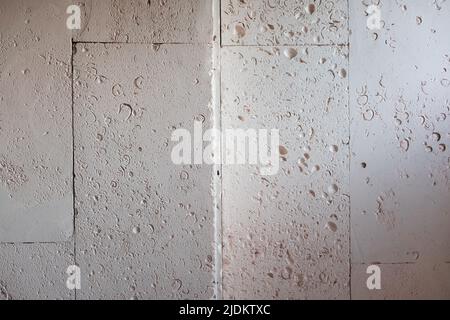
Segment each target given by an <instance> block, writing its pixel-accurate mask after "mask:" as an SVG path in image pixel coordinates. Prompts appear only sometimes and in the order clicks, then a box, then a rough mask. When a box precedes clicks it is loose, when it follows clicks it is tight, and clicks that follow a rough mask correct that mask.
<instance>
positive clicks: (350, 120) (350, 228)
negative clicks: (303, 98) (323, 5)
mask: <svg viewBox="0 0 450 320" xmlns="http://www.w3.org/2000/svg"><path fill="white" fill-rule="evenodd" d="M347 43H348V53H347V54H348V66H347V68H348V71H347V74H348V76H347V81H348V92H347V108H348V138H349V155H348V188H349V199H348V288H349V296H350V300H352V299H353V295H352V294H353V293H352V196H351V181H352V179H351V177H352V174H351V170H352V169H351V168H352V136H351V132H352V130H351V129H352V111H351V105H350V101H351V99H350V92H351V90H350V77H351V70H350V59H351V56H350V46H351V44H350V0H348V1H347Z"/></svg>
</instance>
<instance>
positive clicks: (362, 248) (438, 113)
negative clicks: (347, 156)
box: [350, 1, 450, 263]
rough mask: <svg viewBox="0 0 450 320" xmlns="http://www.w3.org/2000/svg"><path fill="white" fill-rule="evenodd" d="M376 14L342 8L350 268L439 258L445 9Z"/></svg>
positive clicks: (443, 239) (449, 103) (446, 203)
mask: <svg viewBox="0 0 450 320" xmlns="http://www.w3.org/2000/svg"><path fill="white" fill-rule="evenodd" d="M439 3H441V5H440V4H439ZM379 8H380V10H381V19H382V24H381V25H382V26H383V28H382V29H381V30H370V29H369V28H367V27H366V25H367V19H368V17H367V16H366V14H365V11H366V10H367V6H365V5H364V4H363V2H361V1H354V2H351V11H350V13H351V16H352V19H351V21H352V22H351V32H352V36H351V43H352V46H351V48H352V51H351V53H350V96H351V117H352V122H351V137H352V144H351V150H352V161H351V199H352V261H353V262H362V263H364V262H368V261H377V262H385V263H391V262H392V263H394V262H395V263H398V262H415V261H416V260H417V259H420V260H422V259H423V260H425V261H428V262H430V263H431V262H433V263H434V262H435V263H439V262H444V261H449V260H450V233H449V232H448V230H449V229H450V198H449V196H448V195H449V190H450V189H449V186H450V185H449V174H450V170H449V169H450V166H449V164H450V162H449V159H450V158H449V149H448V146H449V138H450V125H449V124H450V123H449V119H450V118H449V112H450V90H449V86H450V81H449V79H450V74H449V68H450V57H449V54H450V42H448V41H442V39H443V38H444V37H446V36H445V34H446V32H447V30H449V28H450V20H449V19H448V17H449V14H450V3H442V2H439V1H438V2H436V1H435V2H434V3H433V1H415V2H414V5H413V4H411V5H410V4H409V3H408V2H406V1H397V2H394V1H380V7H379Z"/></svg>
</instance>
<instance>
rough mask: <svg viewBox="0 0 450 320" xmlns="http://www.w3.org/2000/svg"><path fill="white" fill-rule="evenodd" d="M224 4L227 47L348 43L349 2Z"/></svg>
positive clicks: (229, 1) (231, 1)
mask: <svg viewBox="0 0 450 320" xmlns="http://www.w3.org/2000/svg"><path fill="white" fill-rule="evenodd" d="M221 3H222V16H221V19H222V20H221V24H222V37H223V44H224V45H236V44H238V45H302V44H347V43H348V16H347V11H348V1H347V0H334V1H315V0H300V1H273V0H260V1H252V0H245V1H242V0H223V1H222V2H221Z"/></svg>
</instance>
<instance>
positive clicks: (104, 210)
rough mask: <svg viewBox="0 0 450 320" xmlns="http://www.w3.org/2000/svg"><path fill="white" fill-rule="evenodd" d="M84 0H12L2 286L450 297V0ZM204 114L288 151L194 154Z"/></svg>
mask: <svg viewBox="0 0 450 320" xmlns="http://www.w3.org/2000/svg"><path fill="white" fill-rule="evenodd" d="M69 4H71V1H69V0H62V1H61V0H1V1H0V299H38V298H43V299H162V298H169V299H182V298H192V299H197V298H205V299H209V298H221V297H223V298H230V299H251V298H265V299H266V298H267V299H271V298H279V299H314V298H325V299H350V298H353V299H376V298H387V299H392V298H394V299H397V298H447V299H448V298H450V282H449V279H450V276H449V275H450V269H449V266H450V256H449V253H450V232H449V231H448V230H449V227H450V212H449V210H450V209H449V208H450V201H449V193H450V192H449V191H450V189H449V170H450V156H449V153H448V152H449V150H448V145H449V141H448V139H449V137H450V126H449V123H448V121H449V120H448V119H449V116H450V89H449V87H450V75H449V68H450V43H449V42H448V41H447V37H448V35H447V33H448V32H447V31H448V30H450V19H449V17H450V3H449V2H448V1H445V0H425V1H424V0H410V1H406V0H396V1H388V0H383V1H378V0H377V1H375V0H373V1H371V0H362V1H361V0H357V1H353V0H351V1H350V0H310V1H308V0H300V1H289V0H288V1H278V0H221V1H219V0H154V1H153V0H152V1H148V0H132V1H125V0H90V1H78V2H77V3H76V4H78V5H80V7H81V10H82V12H81V13H82V15H81V17H82V19H81V21H82V24H81V30H79V31H74V32H71V31H69V30H68V29H67V28H66V18H67V16H68V15H67V14H66V8H67V6H68V5H69ZM370 4H376V5H378V7H379V8H380V10H381V11H380V12H381V19H382V25H381V27H382V28H381V30H369V29H368V27H367V19H368V17H369V14H368V13H367V12H366V10H367V9H368V6H369V5H370ZM220 99H221V100H220ZM220 102H221V103H220ZM194 120H200V121H202V122H203V126H204V129H206V128H211V127H213V126H216V127H219V128H222V129H227V128H243V129H252V128H254V129H260V128H266V129H272V128H274V129H279V130H280V143H279V144H280V145H279V146H278V148H279V151H280V152H281V157H280V170H279V172H278V173H277V174H276V175H273V176H264V175H262V174H261V167H258V166H252V165H226V164H224V165H219V166H208V165H184V166H178V165H175V164H173V163H172V161H171V159H170V154H171V151H172V148H173V146H174V142H172V141H171V139H170V138H171V133H172V132H173V130H175V129H178V128H185V129H188V130H189V131H193V126H194ZM73 264H76V265H79V266H80V267H81V276H82V283H81V284H82V288H81V290H77V291H76V292H75V291H71V290H68V289H67V288H66V285H65V283H66V278H67V274H66V268H67V267H68V266H70V265H73ZM371 264H377V265H379V266H380V268H381V272H382V289H383V290H380V291H369V290H367V287H366V280H367V277H368V275H367V274H366V268H367V266H369V265H371Z"/></svg>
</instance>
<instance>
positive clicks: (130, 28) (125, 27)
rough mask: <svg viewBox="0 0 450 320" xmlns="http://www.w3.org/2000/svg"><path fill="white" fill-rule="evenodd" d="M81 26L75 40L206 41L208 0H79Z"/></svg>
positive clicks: (209, 37) (209, 16) (208, 35)
mask: <svg viewBox="0 0 450 320" xmlns="http://www.w3.org/2000/svg"><path fill="white" fill-rule="evenodd" d="M80 8H81V11H82V19H81V22H82V28H81V30H79V31H77V32H75V34H74V38H75V40H76V41H93V42H138V43H175V42H176V43H209V42H211V41H212V1H210V0H152V1H148V0H129V1H122V0H102V1H95V0H90V1H81V2H80Z"/></svg>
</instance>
